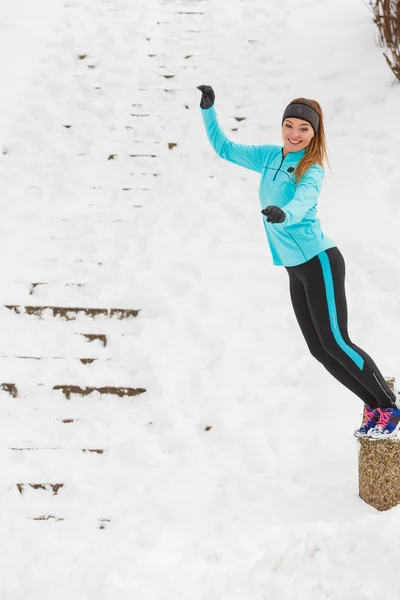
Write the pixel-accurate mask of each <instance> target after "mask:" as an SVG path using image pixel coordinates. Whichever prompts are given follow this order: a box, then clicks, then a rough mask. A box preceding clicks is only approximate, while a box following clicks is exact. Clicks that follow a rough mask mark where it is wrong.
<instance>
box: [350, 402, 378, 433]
mask: <svg viewBox="0 0 400 600" xmlns="http://www.w3.org/2000/svg"><path fill="white" fill-rule="evenodd" d="M378 420H379V412H378V409H377V408H370V407H369V406H365V411H364V418H363V422H362V425H361V427H360V428H359V429H356V430H355V432H354V435H355V436H356V437H358V438H361V437H368V436H369V434H370V431H371V430H372V429H373V428H374V427H375V425H377V423H378Z"/></svg>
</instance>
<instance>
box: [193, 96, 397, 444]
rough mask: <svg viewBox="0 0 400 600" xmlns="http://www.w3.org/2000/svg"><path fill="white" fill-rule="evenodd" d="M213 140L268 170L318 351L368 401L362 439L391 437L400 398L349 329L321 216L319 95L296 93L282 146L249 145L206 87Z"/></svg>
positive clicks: (270, 204)
mask: <svg viewBox="0 0 400 600" xmlns="http://www.w3.org/2000/svg"><path fill="white" fill-rule="evenodd" d="M198 89H199V90H200V91H201V92H202V96H201V101H200V107H201V112H202V116H203V120H204V124H205V128H206V132H207V136H208V139H209V141H210V143H211V145H212V147H213V148H214V150H215V151H216V152H217V154H218V155H219V156H221V157H222V158H225V159H226V160H228V161H230V162H233V163H236V164H238V165H241V166H242V167H246V168H248V169H252V170H253V171H257V172H258V173H260V174H261V182H260V187H259V198H260V203H261V207H262V211H261V212H262V214H263V222H264V228H265V232H266V234H267V238H268V242H269V246H270V249H271V253H272V258H273V264H274V265H280V266H284V267H285V268H286V270H287V272H288V275H289V285H290V296H291V301H292V304H293V309H294V312H295V315H296V318H297V321H298V323H299V326H300V329H301V331H302V333H303V335H304V337H305V340H306V342H307V345H308V348H309V350H310V352H311V354H312V355H313V356H314V357H315V358H316V359H317V360H318V361H319V362H321V363H322V364H323V366H324V367H325V368H326V369H327V370H328V371H329V373H331V375H333V377H335V378H336V379H337V380H338V381H340V382H341V383H342V384H343V385H344V386H346V387H347V388H348V389H349V390H351V391H352V392H354V394H356V395H357V396H358V397H359V398H361V400H363V402H364V403H365V410H364V418H363V423H362V425H361V427H360V428H359V429H357V430H356V431H355V432H354V435H355V436H356V437H366V436H370V437H374V438H383V437H384V438H388V437H393V436H395V435H396V433H397V430H398V429H399V428H400V410H398V409H397V406H396V396H395V394H394V393H393V392H392V391H391V389H390V388H389V386H388V384H387V383H386V381H385V379H384V377H383V376H382V374H381V373H380V371H379V369H378V367H377V366H376V364H375V363H374V361H373V360H372V359H371V357H370V356H368V354H367V353H366V352H364V350H362V349H361V348H359V347H358V346H356V345H355V344H353V342H352V341H351V340H350V338H349V335H348V333H347V302H346V294H345V263H344V259H343V256H342V254H341V252H340V251H339V249H338V248H337V247H336V245H335V243H334V242H333V241H332V240H331V239H329V238H328V237H326V236H325V235H324V234H323V232H322V230H321V224H320V221H319V219H318V217H317V204H318V196H319V193H320V189H321V184H322V180H323V177H324V170H323V164H324V162H325V161H326V160H327V150H326V140H325V132H324V122H323V114H322V110H321V107H320V105H319V104H318V102H316V101H315V100H308V99H306V98H296V99H295V100H293V101H292V102H290V104H289V105H288V106H287V107H286V109H285V111H284V113H283V118H282V138H283V147H281V146H272V145H268V146H267V145H266V146H245V145H243V144H236V143H234V142H232V141H231V140H229V139H228V138H227V137H226V136H225V134H224V133H223V131H222V129H221V128H220V126H219V124H218V121H217V116H216V112H215V108H214V101H215V94H214V91H213V89H212V88H211V87H210V86H208V85H201V86H199V87H198Z"/></svg>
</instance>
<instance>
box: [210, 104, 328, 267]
mask: <svg viewBox="0 0 400 600" xmlns="http://www.w3.org/2000/svg"><path fill="white" fill-rule="evenodd" d="M201 112H202V115H203V120H204V124H205V127H206V132H207V136H208V139H209V140H210V143H211V145H212V147H213V148H214V150H215V151H216V153H217V154H218V155H219V156H221V157H222V158H225V159H226V160H229V161H230V162H233V163H236V164H237V165H241V166H242V167H246V168H247V169H251V170H253V171H257V173H261V181H260V187H259V191H258V194H259V198H260V203H261V208H262V209H263V208H266V207H267V206H269V205H270V204H273V205H275V206H279V207H280V208H282V210H284V211H285V213H286V219H285V220H284V221H283V223H268V221H267V218H266V217H264V215H261V217H262V219H263V222H264V228H265V232H266V234H267V238H268V242H269V246H270V249H271V253H272V259H273V264H274V265H281V266H282V265H283V266H286V267H294V266H296V265H300V264H302V263H304V262H306V261H308V260H310V259H311V258H313V257H314V256H316V255H317V254H319V253H320V252H322V251H323V250H327V249H328V248H333V247H334V246H335V245H336V244H335V243H334V242H333V241H332V240H331V239H329V238H328V237H326V236H325V235H324V234H323V233H322V230H321V224H320V220H319V219H318V217H317V204H318V196H319V193H320V190H321V185H322V180H323V178H324V170H323V169H322V167H320V166H319V165H314V166H312V167H310V168H309V169H308V171H306V173H305V175H304V176H303V178H302V179H301V181H300V183H299V184H298V185H296V181H295V177H294V169H295V167H296V165H297V163H298V162H299V161H300V160H301V159H302V157H303V156H304V154H305V150H300V151H299V152H290V153H288V154H287V155H286V156H285V157H284V156H283V148H282V146H245V145H243V144H236V143H234V142H232V141H231V140H229V139H228V138H227V137H226V135H225V134H224V132H223V131H222V129H221V127H220V125H219V123H218V120H217V115H216V112H215V107H214V106H212V107H211V108H207V109H201Z"/></svg>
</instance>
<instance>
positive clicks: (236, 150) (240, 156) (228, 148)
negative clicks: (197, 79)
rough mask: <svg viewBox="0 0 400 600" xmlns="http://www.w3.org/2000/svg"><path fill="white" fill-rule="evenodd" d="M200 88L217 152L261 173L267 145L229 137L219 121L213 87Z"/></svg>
mask: <svg viewBox="0 0 400 600" xmlns="http://www.w3.org/2000/svg"><path fill="white" fill-rule="evenodd" d="M199 89H200V90H201V92H202V98H201V103H200V108H201V113H202V117H203V121H204V125H205V128H206V133H207V137H208V139H209V141H210V144H211V146H212V147H213V148H214V150H215V152H216V153H217V154H218V156H220V157H221V158H224V159H225V160H228V161H229V162H233V163H235V164H237V165H240V166H241V167H245V168H246V169H251V170H252V171H257V173H261V171H262V166H263V161H264V157H265V153H266V149H267V146H246V145H244V144H236V143H235V142H232V141H231V140H230V139H228V138H227V136H226V135H225V133H224V132H223V131H222V129H221V127H220V125H219V123H218V119H217V113H216V112H215V107H214V99H215V94H214V91H213V89H212V88H211V87H210V86H208V85H201V86H199Z"/></svg>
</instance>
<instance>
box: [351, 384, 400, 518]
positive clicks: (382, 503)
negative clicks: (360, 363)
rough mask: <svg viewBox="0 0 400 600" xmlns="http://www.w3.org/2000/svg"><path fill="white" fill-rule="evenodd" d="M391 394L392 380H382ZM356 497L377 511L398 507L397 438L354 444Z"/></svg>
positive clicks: (399, 466) (399, 463)
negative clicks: (356, 464) (356, 482)
mask: <svg viewBox="0 0 400 600" xmlns="http://www.w3.org/2000/svg"><path fill="white" fill-rule="evenodd" d="M385 379H386V381H387V383H388V384H389V386H390V388H391V389H392V390H393V391H394V383H395V380H394V377H386V378H385ZM358 444H359V454H358V485H359V496H360V498H362V500H364V501H365V502H367V504H370V505H371V506H374V507H375V508H376V509H377V510H380V511H383V510H389V509H390V508H393V507H394V506H397V505H398V504H400V438H392V439H388V440H374V439H372V438H361V439H359V440H358Z"/></svg>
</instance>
